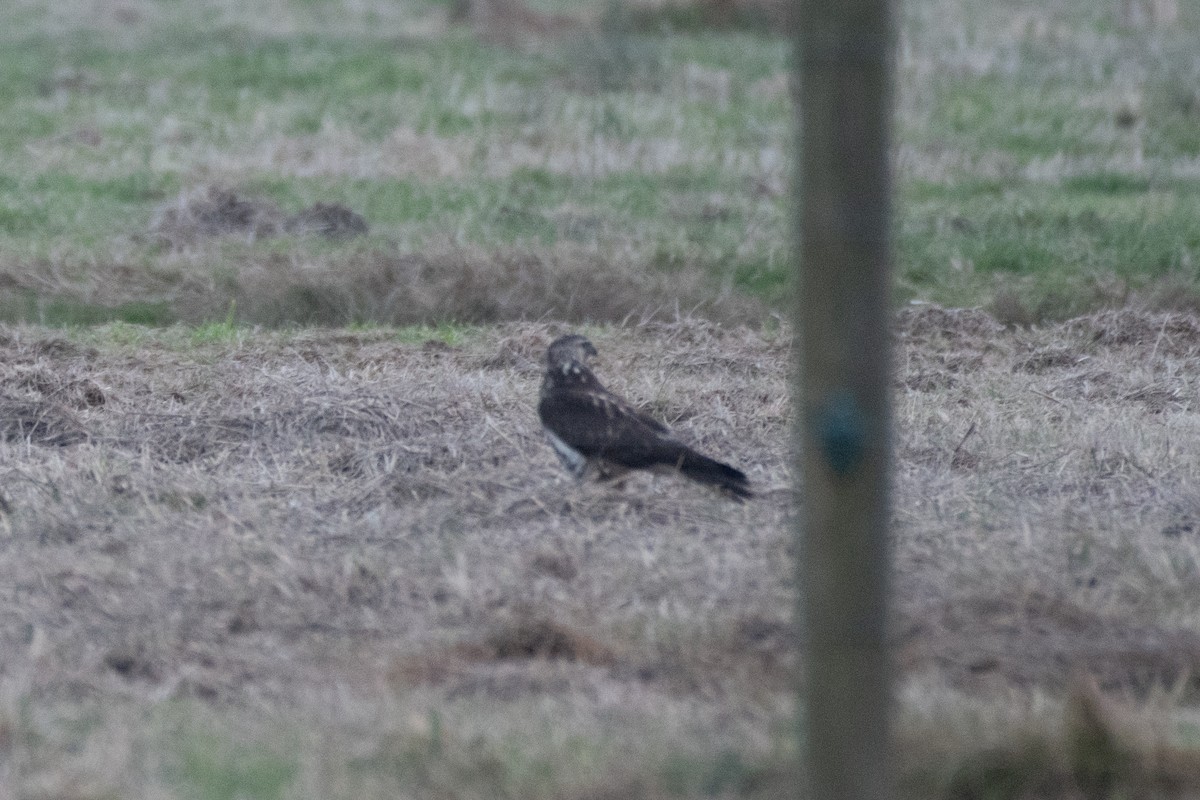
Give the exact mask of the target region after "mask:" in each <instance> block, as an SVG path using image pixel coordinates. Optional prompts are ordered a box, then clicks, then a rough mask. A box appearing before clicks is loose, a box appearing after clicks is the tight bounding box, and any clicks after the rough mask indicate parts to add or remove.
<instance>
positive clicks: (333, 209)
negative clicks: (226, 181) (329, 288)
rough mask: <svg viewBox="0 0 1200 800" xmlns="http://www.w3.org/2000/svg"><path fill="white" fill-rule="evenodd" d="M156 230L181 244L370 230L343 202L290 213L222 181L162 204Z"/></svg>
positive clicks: (330, 235) (153, 230)
mask: <svg viewBox="0 0 1200 800" xmlns="http://www.w3.org/2000/svg"><path fill="white" fill-rule="evenodd" d="M150 231H151V233H153V234H154V235H155V236H157V237H158V238H159V239H160V240H161V241H162V242H163V243H164V244H166V245H167V246H170V247H172V248H176V249H177V248H180V247H182V246H185V245H188V244H193V243H195V242H196V241H198V240H200V239H204V238H207V237H212V236H241V237H244V238H246V239H249V240H255V239H263V238H267V237H271V236H278V235H279V234H281V233H294V234H302V235H303V234H316V235H320V236H325V237H327V238H331V239H344V238H349V237H352V236H361V235H363V234H366V233H367V231H368V226H367V221H366V220H365V219H364V218H363V217H362V215H360V214H357V213H355V212H354V211H352V210H351V209H349V208H347V207H346V206H343V205H341V204H339V203H316V204H314V205H312V206H309V207H308V208H306V209H304V210H303V211H301V212H299V213H298V214H293V215H291V216H286V215H285V214H284V213H283V211H281V210H280V208H279V206H277V205H275V203H273V202H271V201H270V200H265V199H261V198H258V199H247V198H245V197H240V196H239V195H238V194H237V193H236V192H234V191H233V190H232V189H228V188H225V187H221V186H201V187H199V188H195V189H190V190H186V191H184V192H182V193H180V195H179V197H177V198H176V199H175V200H174V201H172V202H170V203H168V204H167V205H165V206H163V207H161V208H159V210H158V211H157V212H156V213H155V215H154V219H153V220H152V221H151V223H150Z"/></svg>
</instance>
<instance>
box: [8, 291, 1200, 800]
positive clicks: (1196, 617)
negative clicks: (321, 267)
mask: <svg viewBox="0 0 1200 800" xmlns="http://www.w3.org/2000/svg"><path fill="white" fill-rule="evenodd" d="M563 330H565V329H564V328H563V327H562V326H561V325H556V324H531V323H521V324H510V325H504V326H498V327H488V328H478V329H462V330H458V331H453V332H450V331H441V332H439V331H436V330H432V329H428V330H425V331H423V332H422V331H421V330H418V329H409V330H408V331H407V332H406V334H405V335H404V336H397V334H396V332H395V331H391V330H382V329H381V330H375V331H370V330H365V331H358V332H320V331H311V332H306V331H294V332H281V333H269V332H249V331H246V330H241V329H237V328H224V329H220V330H215V329H214V330H209V331H208V333H207V334H206V335H204V336H200V335H199V334H198V332H197V331H195V330H189V329H184V328H168V329H164V330H161V331H153V330H149V329H143V328H137V327H133V326H127V325H110V326H106V327H102V328H93V329H81V330H78V331H76V332H73V333H65V334H64V333H61V332H54V331H50V330H46V329H42V328H35V327H7V328H3V329H0V385H3V386H4V387H5V390H4V393H3V399H2V400H0V433H2V434H3V443H2V444H0V487H2V488H0V492H2V498H0V500H2V502H0V556H2V557H0V591H2V592H3V596H2V602H3V604H4V607H5V608H6V609H7V613H6V619H7V621H6V623H5V624H4V626H3V627H2V628H0V636H2V637H3V641H2V643H0V647H2V650H3V652H4V653H5V654H6V655H5V659H4V668H3V673H2V677H0V765H2V766H3V776H4V786H5V787H6V790H7V791H9V792H11V795H10V796H14V797H78V798H101V797H155V798H159V797H190V796H201V797H230V798H232V797H303V798H308V797H312V798H316V797H322V798H328V797H394V796H412V797H481V798H482V797H532V798H539V797H547V798H548V797H556V798H563V797H565V798H601V797H604V798H607V797H613V798H616V797H623V798H638V797H673V796H747V797H773V796H777V795H779V794H780V793H781V792H783V791H784V790H786V789H787V787H788V786H790V785H791V784H792V782H793V781H794V780H795V775H794V773H793V772H792V770H791V767H790V763H791V761H792V759H793V757H794V753H795V748H796V745H795V741H794V738H793V735H792V733H791V731H790V727H789V726H790V724H791V723H790V720H791V715H792V713H793V709H792V702H791V697H792V695H791V687H792V686H793V685H794V683H795V680H796V679H797V677H798V676H797V674H796V667H797V657H798V643H797V642H796V640H795V638H794V636H793V635H792V634H791V633H790V632H789V619H790V617H791V609H792V606H793V603H794V600H795V596H796V582H795V580H794V576H793V574H792V563H793V556H794V550H793V544H792V541H791V530H790V526H791V523H792V520H793V513H792V511H791V510H790V508H791V489H790V486H791V481H790V478H789V474H788V458H789V448H788V446H787V441H788V437H789V419H790V411H789V400H788V391H787V373H788V366H789V361H790V350H789V336H788V334H787V332H786V331H781V332H777V333H774V334H767V333H764V332H759V331H754V330H750V329H746V328H737V327H719V326H716V325H714V324H712V323H710V322H706V321H702V320H699V319H691V320H684V321H677V322H672V323H647V324H643V325H639V326H633V327H625V328H592V329H589V330H588V333H589V335H590V336H591V338H592V339H593V341H595V342H596V344H597V345H598V347H599V348H600V351H601V362H600V364H599V366H598V371H599V374H600V375H601V377H602V379H606V380H607V382H608V383H609V384H610V385H611V386H612V387H613V388H614V389H616V390H618V391H621V392H623V393H625V394H626V395H627V396H629V397H630V398H632V399H634V400H636V401H637V402H639V403H640V404H642V405H644V406H646V407H648V408H650V409H652V410H653V412H654V413H655V414H657V415H659V416H660V417H662V418H664V419H666V420H669V421H670V422H671V423H672V425H673V426H674V427H675V429H676V430H677V431H678V432H679V433H680V435H681V436H683V437H684V438H685V439H687V440H689V441H691V442H694V443H696V444H697V445H699V446H701V447H703V448H704V449H707V450H710V451H712V452H713V453H716V454H721V455H723V456H724V457H727V458H728V459H729V460H730V461H732V462H734V463H736V464H738V465H741V466H742V467H743V468H744V469H745V470H746V471H747V473H748V474H749V476H750V477H751V479H752V481H753V482H754V484H755V486H756V488H757V489H758V490H759V491H760V495H761V496H760V497H759V498H758V499H756V500H754V501H752V502H748V503H745V504H737V503H733V502H731V501H729V500H727V499H725V498H723V497H720V496H718V495H716V494H713V493H710V492H708V491H706V490H704V489H702V488H700V487H697V486H695V485H692V484H689V483H686V482H683V481H679V480H673V479H670V478H669V477H666V476H644V477H635V478H633V479H631V480H630V481H629V482H628V483H627V485H625V486H624V487H623V488H619V489H618V488H611V487H604V486H597V485H594V484H584V485H579V484H576V483H574V482H573V481H572V480H571V479H569V477H568V476H567V475H566V473H565V472H564V471H563V470H562V468H561V467H560V465H559V464H558V462H557V459H556V458H555V457H554V454H553V452H552V451H551V449H550V448H549V447H548V446H547V445H546V443H545V442H544V441H543V440H542V438H541V434H540V431H539V429H538V424H537V421H536V414H535V410H534V407H535V402H536V393H537V386H538V383H539V378H540V373H541V370H542V365H541V359H542V356H543V353H544V348H545V345H546V344H547V343H548V342H549V340H550V339H551V338H552V337H553V336H554V335H556V334H558V333H561V332H562V331H563ZM896 344H897V348H898V349H897V354H896V355H897V359H896V362H897V363H896V378H895V387H896V414H897V434H896V488H895V522H896V527H895V540H894V553H895V565H896V567H895V589H896V605H895V620H894V656H895V661H896V677H897V688H898V691H899V701H898V702H899V708H900V726H899V733H898V740H897V758H898V760H899V763H900V765H901V767H902V770H901V772H902V776H903V780H904V786H905V788H906V792H907V794H908V795H909V796H914V797H918V796H931V795H938V796H947V797H1007V796H1047V795H1049V796H1063V797H1076V796H1079V797H1083V796H1088V797H1092V796H1184V795H1190V794H1192V793H1193V791H1194V789H1195V787H1196V786H1200V783H1196V781H1200V755H1198V754H1197V752H1198V749H1200V713H1198V712H1197V711H1196V705H1195V704H1196V703H1197V700H1198V699H1200V692H1198V691H1197V690H1198V689H1200V684H1198V683H1197V677H1196V676H1197V674H1200V673H1198V672H1197V668H1198V667H1200V631H1198V624H1200V493H1198V491H1197V489H1196V486H1195V477H1194V476H1195V475H1196V474H1197V471H1198V470H1200V447H1198V446H1197V445H1198V443H1200V415H1198V414H1197V406H1196V400H1195V398H1196V396H1197V388H1198V387H1197V379H1196V375H1197V374H1200V319H1197V318H1196V317H1194V316H1189V315H1182V314H1165V313H1150V312H1138V311H1133V310H1127V311H1121V312H1106V313H1101V314H1096V315H1092V316H1088V317H1083V318H1079V319H1075V320H1073V321H1071V322H1068V323H1065V324H1061V325H1057V326H1049V327H1043V328H1038V329H1006V328H1005V327H1003V326H1002V325H1000V324H999V323H997V322H996V321H995V320H994V319H993V318H992V317H991V316H989V315H988V314H986V313H984V312H980V311H969V310H967V311H954V310H944V309H941V308H938V307H916V308H913V309H908V310H905V311H903V312H902V313H901V314H900V316H899V318H898V321H897V326H896ZM1005 787H1008V789H1011V790H1012V791H1011V792H1010V793H1005V792H1006V791H1007V790H1006V789H1005ZM1014 787H1015V788H1014ZM1097 787H1100V788H1099V789H1098V788H1097ZM1101 789H1102V790H1103V791H1101ZM1097 791H1099V792H1100V794H1095V793H1094V792H1097ZM997 792H999V793H997Z"/></svg>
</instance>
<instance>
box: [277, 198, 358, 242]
mask: <svg viewBox="0 0 1200 800" xmlns="http://www.w3.org/2000/svg"><path fill="white" fill-rule="evenodd" d="M283 228H284V230H286V231H287V232H288V233H296V234H315V235H317V236H324V237H325V238H327V239H349V238H351V237H354V236H364V235H366V234H367V232H368V231H369V227H368V226H367V221H366V220H365V219H363V217H362V215H361V214H357V213H355V212H354V211H352V210H350V209H349V208H347V207H346V206H344V205H341V204H340V203H316V204H314V205H311V206H309V207H308V208H306V209H304V210H303V211H301V212H300V213H298V214H293V215H292V216H290V217H288V218H287V220H286V221H285V222H284V223H283Z"/></svg>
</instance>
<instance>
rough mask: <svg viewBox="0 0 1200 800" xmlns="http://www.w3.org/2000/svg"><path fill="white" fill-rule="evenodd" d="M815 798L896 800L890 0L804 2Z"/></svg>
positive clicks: (805, 366) (807, 543) (802, 236)
mask: <svg viewBox="0 0 1200 800" xmlns="http://www.w3.org/2000/svg"><path fill="white" fill-rule="evenodd" d="M795 2H796V3H797V6H796V11H797V12H798V14H797V20H796V39H795V43H796V69H797V76H796V77H797V80H798V84H797V87H798V98H799V104H798V105H799V123H800V127H799V133H800V136H799V141H798V144H799V157H800V160H799V170H798V180H797V183H796V188H795V192H796V194H795V199H796V207H795V213H796V221H797V223H796V224H797V232H798V235H799V281H798V285H799V298H798V299H799V303H798V311H797V313H798V316H799V320H798V323H799V324H798V326H797V333H798V336H799V348H798V350H799V353H800V356H799V358H800V363H799V367H800V369H799V373H798V380H799V386H798V387H797V388H798V391H797V392H796V394H795V396H796V397H797V398H798V399H799V407H798V409H797V413H796V425H797V431H796V436H797V442H798V444H799V448H800V465H799V466H800V471H799V472H800V475H801V484H800V485H801V487H802V492H803V494H802V498H801V505H802V513H801V517H800V528H801V529H800V531H799V536H800V537H801V546H800V553H801V554H802V555H801V568H800V586H801V591H802V597H801V604H802V610H801V620H802V624H803V630H804V643H805V651H804V652H805V659H806V668H805V687H804V690H803V691H802V696H801V698H800V700H801V706H800V707H801V708H802V709H804V722H803V726H804V729H803V730H802V731H801V734H802V737H803V738H802V741H804V743H805V749H806V758H807V760H806V764H805V769H806V774H807V775H808V778H809V784H808V792H807V796H809V797H812V798H813V799H814V800H835V799H836V800H850V799H851V798H854V799H855V800H857V799H858V798H879V799H880V800H882V798H887V797H890V796H891V789H892V783H891V775H890V767H889V763H888V762H889V759H888V754H887V749H888V740H889V739H888V726H889V721H890V718H891V701H890V686H889V678H888V664H887V654H886V652H885V648H884V634H885V628H886V616H887V614H886V610H887V604H886V598H887V590H888V572H889V566H888V546H887V527H888V518H889V503H888V499H889V475H888V470H889V466H890V464H889V462H890V447H891V440H890V434H891V415H890V404H889V400H888V393H889V383H890V371H889V369H890V359H889V355H888V353H889V344H890V333H889V327H890V326H889V322H890V319H891V311H890V305H891V303H890V298H891V283H890V267H891V240H890V216H891V205H890V197H891V159H890V153H889V146H890V139H889V134H890V130H891V116H892V108H891V66H892V16H891V7H890V6H891V4H890V2H889V0H795Z"/></svg>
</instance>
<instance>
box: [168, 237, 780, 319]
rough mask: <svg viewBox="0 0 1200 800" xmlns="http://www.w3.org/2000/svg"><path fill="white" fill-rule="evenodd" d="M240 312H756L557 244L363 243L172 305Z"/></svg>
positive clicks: (704, 286)
mask: <svg viewBox="0 0 1200 800" xmlns="http://www.w3.org/2000/svg"><path fill="white" fill-rule="evenodd" d="M231 302H233V303H235V304H236V307H237V309H238V315H239V318H241V319H244V320H247V321H251V322H256V323H259V324H264V325H268V326H279V325H285V324H306V325H330V326H333V325H341V324H345V323H346V322H348V321H357V322H377V323H381V324H385V325H415V324H429V323H437V322H445V321H455V322H460V323H490V322H500V321H512V320H521V319H538V318H552V319H563V320H567V321H572V322H624V321H645V320H651V319H657V320H670V319H676V318H678V317H680V316H691V315H698V316H703V317H708V318H711V319H717V320H723V321H747V320H752V319H762V318H763V317H764V316H765V309H764V308H763V306H761V305H760V304H759V303H758V302H757V301H755V300H753V299H750V298H747V297H744V296H742V295H740V294H738V293H735V292H733V291H726V292H715V291H714V289H713V285H712V282H711V279H709V278H708V277H707V276H706V275H705V274H704V273H703V272H702V271H701V270H699V269H697V270H693V271H687V270H684V271H681V272H676V273H670V274H668V273H665V272H662V271H660V270H656V269H653V268H651V267H649V266H647V265H644V264H640V263H637V262H634V261H621V260H619V259H615V258H610V257H604V256H602V255H601V254H599V253H596V252H592V251H588V250H582V249H574V248H570V247H559V248H554V249H552V250H548V251H530V250H491V251H488V250H483V249H479V248H466V247H464V248H446V249H440V250H438V249H434V250H428V251H425V252H421V253H395V252H386V251H381V250H367V251H360V252H357V253H352V254H349V255H348V256H344V257H341V258H339V259H338V260H337V262H336V263H327V262H324V261H315V260H314V261H308V260H306V259H300V258H296V257H289V256H285V255H277V256H268V257H265V258H262V259H257V260H254V261H250V262H246V263H243V264H241V265H240V266H239V267H237V275H236V277H232V278H229V279H226V280H225V281H224V282H223V283H222V285H220V286H217V287H212V286H206V287H203V291H202V292H201V293H194V294H193V293H190V292H189V293H188V294H186V295H185V296H181V297H180V298H179V299H178V301H177V304H176V305H177V307H178V308H179V311H180V315H181V317H182V318H183V319H185V320H195V321H199V320H205V319H212V318H214V317H220V314H221V310H222V309H227V308H229V304H230V303H231Z"/></svg>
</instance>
